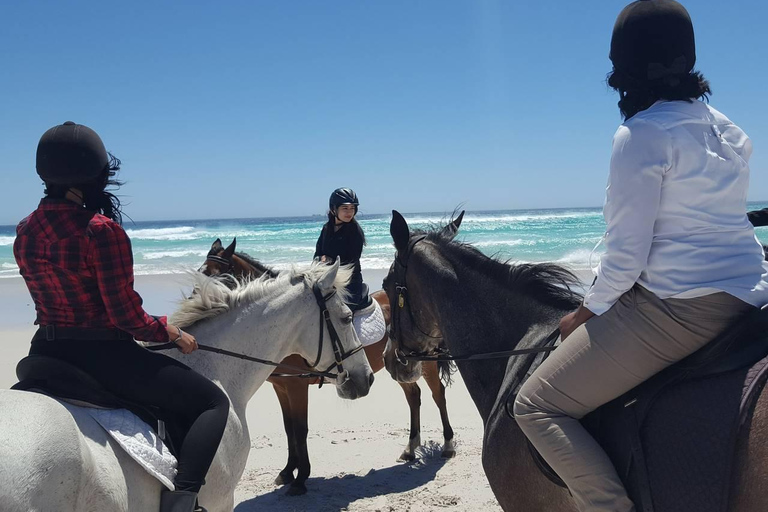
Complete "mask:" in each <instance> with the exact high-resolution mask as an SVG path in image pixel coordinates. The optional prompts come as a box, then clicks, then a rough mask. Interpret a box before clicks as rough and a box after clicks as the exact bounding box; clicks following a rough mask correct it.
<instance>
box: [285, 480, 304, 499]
mask: <svg viewBox="0 0 768 512" xmlns="http://www.w3.org/2000/svg"><path fill="white" fill-rule="evenodd" d="M302 494H307V486H306V485H304V484H300V483H298V482H294V483H292V484H291V486H290V487H289V488H288V490H287V491H286V492H285V495H286V496H301V495H302Z"/></svg>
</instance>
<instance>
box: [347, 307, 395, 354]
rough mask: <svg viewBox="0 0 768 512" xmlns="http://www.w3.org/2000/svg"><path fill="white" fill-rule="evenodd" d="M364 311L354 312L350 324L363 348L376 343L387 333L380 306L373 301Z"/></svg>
mask: <svg viewBox="0 0 768 512" xmlns="http://www.w3.org/2000/svg"><path fill="white" fill-rule="evenodd" d="M371 302H372V304H371V305H370V306H368V307H367V308H365V309H361V310H360V311H355V317H354V319H353V321H352V323H353V324H354V326H355V332H356V333H357V337H358V338H359V339H360V343H362V344H363V346H364V347H367V346H368V345H373V344H374V343H378V342H379V341H381V339H382V338H383V337H384V335H385V334H386V333H387V324H386V323H385V322H384V313H383V312H382V311H381V306H380V305H379V303H378V302H376V301H375V300H373V301H371Z"/></svg>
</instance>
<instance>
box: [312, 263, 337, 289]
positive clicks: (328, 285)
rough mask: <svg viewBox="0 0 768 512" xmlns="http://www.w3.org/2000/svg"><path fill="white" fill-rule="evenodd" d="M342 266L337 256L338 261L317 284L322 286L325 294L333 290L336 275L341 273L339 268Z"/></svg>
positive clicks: (329, 266)
mask: <svg viewBox="0 0 768 512" xmlns="http://www.w3.org/2000/svg"><path fill="white" fill-rule="evenodd" d="M340 265H341V258H339V257H338V256H336V261H334V262H333V265H328V272H326V273H325V275H323V277H321V278H320V279H319V280H318V281H317V284H318V285H319V286H320V289H321V290H322V291H324V292H329V291H331V290H333V283H334V282H335V281H336V274H338V273H339V266H340Z"/></svg>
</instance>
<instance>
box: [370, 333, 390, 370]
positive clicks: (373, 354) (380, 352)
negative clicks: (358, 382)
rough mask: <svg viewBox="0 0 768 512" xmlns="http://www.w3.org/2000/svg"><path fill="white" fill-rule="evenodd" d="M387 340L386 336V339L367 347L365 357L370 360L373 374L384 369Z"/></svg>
mask: <svg viewBox="0 0 768 512" xmlns="http://www.w3.org/2000/svg"><path fill="white" fill-rule="evenodd" d="M388 339H389V338H387V336H386V334H385V335H384V337H383V338H382V339H381V340H379V341H377V342H376V343H374V344H373V345H368V346H367V347H365V349H364V350H365V357H367V358H368V364H369V365H371V371H372V372H373V373H376V372H378V371H379V370H381V369H382V368H384V349H385V348H386V346H387V340H388Z"/></svg>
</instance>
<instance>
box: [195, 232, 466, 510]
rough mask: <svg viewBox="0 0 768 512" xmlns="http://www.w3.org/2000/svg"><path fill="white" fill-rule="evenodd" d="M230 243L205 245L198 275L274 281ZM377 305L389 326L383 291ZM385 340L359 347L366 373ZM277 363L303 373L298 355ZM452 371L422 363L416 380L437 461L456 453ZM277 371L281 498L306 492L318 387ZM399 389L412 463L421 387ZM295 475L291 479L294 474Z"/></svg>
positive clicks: (377, 364)
mask: <svg viewBox="0 0 768 512" xmlns="http://www.w3.org/2000/svg"><path fill="white" fill-rule="evenodd" d="M235 248H236V240H233V241H232V243H231V244H230V245H229V246H228V247H226V248H224V246H223V245H222V244H221V240H219V239H217V240H216V241H215V242H214V243H213V245H212V246H211V250H210V251H209V253H208V257H207V258H206V261H205V263H204V264H203V266H202V267H201V268H200V271H201V272H203V273H204V274H206V275H209V276H219V277H221V278H223V279H241V278H251V279H254V278H258V277H261V276H263V275H267V276H269V277H275V276H276V275H277V271H275V270H272V269H270V268H269V267H267V266H265V265H263V264H261V263H260V262H258V261H256V260H255V259H253V258H251V257H250V256H248V255H247V254H244V253H238V252H236V251H235ZM371 297H372V298H373V299H374V300H376V301H377V302H378V303H379V305H380V306H381V309H382V312H383V313H384V319H385V321H386V324H387V325H389V322H390V308H389V300H388V299H387V295H386V293H384V291H383V290H379V291H377V292H375V293H373V294H372V295H371ZM387 340H388V338H387V336H386V335H384V338H382V339H381V340H380V341H378V342H377V343H374V344H373V345H369V346H367V347H365V355H366V357H368V362H369V364H370V365H371V370H372V371H373V372H374V373H376V372H378V371H379V370H381V369H382V368H383V367H384V359H383V357H382V354H383V353H384V347H386V345H387ZM283 363H285V364H288V365H292V366H296V367H300V368H306V369H307V370H309V369H310V368H309V366H308V365H307V362H306V361H305V360H304V359H302V358H301V356H298V355H292V356H288V357H287V358H285V359H284V360H283ZM451 372H452V367H451V366H450V365H448V364H447V363H440V366H438V363H434V362H433V363H426V364H424V367H423V373H422V376H423V377H424V380H425V381H427V385H429V389H430V390H431V391H432V398H433V399H434V400H435V403H436V404H437V407H438V408H439V409H440V418H441V419H442V422H443V437H444V439H445V444H444V445H443V452H442V456H443V457H446V458H450V457H453V456H454V455H455V454H456V451H455V447H454V441H453V429H452V428H451V424H450V422H449V421H448V409H447V408H446V402H445V385H444V384H443V381H445V382H446V383H448V382H449V381H450V375H451ZM299 373H300V372H298V371H296V372H292V371H289V370H283V369H280V368H278V369H277V370H275V372H274V373H273V375H272V376H271V377H270V378H269V379H267V380H268V381H269V382H271V383H272V385H273V387H274V389H275V393H276V394H277V399H278V400H279V401H280V408H281V409H282V411H283V424H284V427H285V434H286V436H287V437H288V462H287V463H286V465H285V468H284V469H283V470H282V471H280V474H279V475H278V477H277V479H276V480H275V483H276V484H278V485H285V484H290V487H289V488H288V491H287V494H289V495H292V496H295V495H300V494H304V493H305V492H307V488H306V485H305V482H306V480H307V478H309V473H310V463H309V453H308V451H307V433H308V431H309V427H308V418H307V416H308V415H307V406H308V401H309V386H310V385H313V384H320V381H319V379H318V378H306V377H291V376H288V375H290V374H299ZM400 387H402V388H403V391H404V392H405V398H406V400H407V401H408V406H409V407H410V412H411V431H410V435H409V439H408V445H407V446H406V447H405V449H404V450H403V453H402V454H401V455H400V458H399V460H401V461H412V460H414V459H415V458H416V448H418V447H419V446H420V445H421V415H420V406H421V388H419V385H418V384H417V383H416V382H415V381H414V382H410V383H400ZM295 470H298V473H297V474H296V475H295V476H294V471H295Z"/></svg>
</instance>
